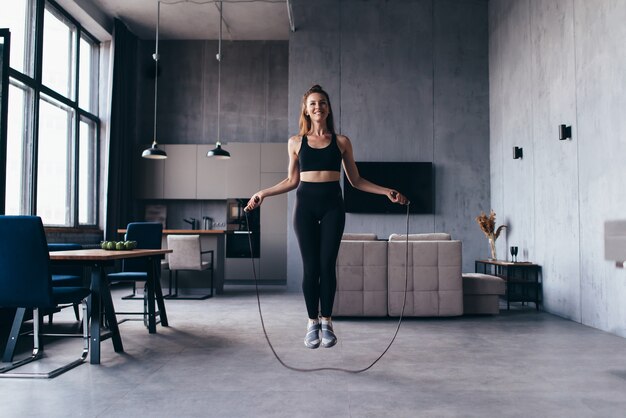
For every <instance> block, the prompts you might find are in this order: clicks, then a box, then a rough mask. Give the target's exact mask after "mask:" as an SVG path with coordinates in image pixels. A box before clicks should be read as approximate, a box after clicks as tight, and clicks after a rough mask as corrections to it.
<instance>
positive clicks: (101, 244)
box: [100, 241, 109, 250]
mask: <svg viewBox="0 0 626 418" xmlns="http://www.w3.org/2000/svg"><path fill="white" fill-rule="evenodd" d="M108 245H109V242H108V241H102V242H101V243H100V248H102V249H103V250H106V249H107V246H108Z"/></svg>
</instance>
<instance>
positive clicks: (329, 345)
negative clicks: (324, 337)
mask: <svg viewBox="0 0 626 418" xmlns="http://www.w3.org/2000/svg"><path fill="white" fill-rule="evenodd" d="M335 345H337V340H334V341H331V342H329V343H324V342H323V341H322V347H324V348H330V347H334V346H335Z"/></svg>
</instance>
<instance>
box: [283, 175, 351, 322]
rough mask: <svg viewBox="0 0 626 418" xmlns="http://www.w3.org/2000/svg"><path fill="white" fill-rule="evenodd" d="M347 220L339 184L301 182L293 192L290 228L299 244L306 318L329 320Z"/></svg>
mask: <svg viewBox="0 0 626 418" xmlns="http://www.w3.org/2000/svg"><path fill="white" fill-rule="evenodd" d="M345 221H346V212H345V209H344V206H343V198H342V197H341V187H340V186H339V182H338V181H332V182H325V183H310V182H304V181H301V182H300V185H299V186H298V190H297V191H296V204H295V208H294V214H293V225H294V230H295V232H296V237H297V238H298V244H299V245H300V253H301V254H302V265H303V267H304V278H303V280H302V291H303V292H304V301H305V302H306V310H307V313H308V314H309V318H311V319H316V318H317V317H318V315H319V313H320V310H319V308H320V306H321V314H322V316H324V317H330V316H331V315H332V312H333V302H334V301H335V289H336V288H337V276H336V273H335V264H336V262H337V253H338V252H339V244H340V243H341V235H342V234H343V227H344V224H345Z"/></svg>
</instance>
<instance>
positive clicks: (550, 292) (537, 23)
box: [489, 0, 626, 336]
mask: <svg viewBox="0 0 626 418" xmlns="http://www.w3.org/2000/svg"><path fill="white" fill-rule="evenodd" d="M624 21H626V2H623V1H621V0H605V1H601V2H600V1H594V2H588V1H584V0H575V1H571V0H517V1H512V0H491V1H490V2H489V72H490V112H489V113H490V137H491V138H490V149H491V151H490V160H491V199H492V205H493V207H494V208H495V210H496V211H497V212H498V214H499V215H500V219H501V220H502V221H503V222H505V223H507V224H509V225H510V230H509V231H508V232H507V236H506V239H505V240H500V241H501V242H499V251H500V252H501V253H502V252H504V251H506V246H507V245H518V246H519V247H520V251H521V253H522V258H521V259H525V260H531V261H534V262H537V263H539V264H541V265H542V267H543V297H544V308H545V309H546V310H547V311H549V312H552V313H555V314H557V315H561V316H563V317H566V318H569V319H572V320H575V321H578V322H581V323H583V324H586V325H590V326H593V327H596V328H600V329H602V330H606V331H610V332H613V333H615V334H618V335H621V336H626V307H625V305H624V303H623V301H624V300H625V298H626V287H625V286H624V271H623V270H618V269H616V268H615V267H614V264H613V263H611V262H609V261H605V260H604V248H603V229H604V226H603V225H604V221H606V220H609V219H620V218H621V219H623V218H625V217H626V215H625V212H624V207H625V205H626V194H625V193H624V192H623V178H624V175H625V174H626V170H625V169H624V162H623V161H624V155H626V141H625V140H624V139H623V138H624V136H623V135H621V134H620V132H622V131H623V130H624V128H625V127H626V126H625V125H626V122H625V121H624V118H623V115H624V112H625V111H626V97H625V96H624V91H626V89H625V88H626V80H625V78H624V74H626V50H624V47H623V44H624V40H625V39H626V25H624V24H623V22H624ZM560 124H567V125H571V126H572V134H573V138H572V139H570V140H566V141H559V139H558V126H559V125H560ZM514 145H517V146H522V147H523V148H524V158H523V159H522V160H513V159H512V147H513V146H514Z"/></svg>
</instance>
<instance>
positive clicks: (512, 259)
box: [509, 246, 517, 263]
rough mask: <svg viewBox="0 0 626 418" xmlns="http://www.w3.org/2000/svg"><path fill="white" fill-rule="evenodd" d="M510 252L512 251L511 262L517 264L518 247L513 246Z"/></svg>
mask: <svg viewBox="0 0 626 418" xmlns="http://www.w3.org/2000/svg"><path fill="white" fill-rule="evenodd" d="M509 250H510V251H511V261H513V262H514V263H516V262H517V247H516V246H511V248H510V249H509Z"/></svg>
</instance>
